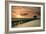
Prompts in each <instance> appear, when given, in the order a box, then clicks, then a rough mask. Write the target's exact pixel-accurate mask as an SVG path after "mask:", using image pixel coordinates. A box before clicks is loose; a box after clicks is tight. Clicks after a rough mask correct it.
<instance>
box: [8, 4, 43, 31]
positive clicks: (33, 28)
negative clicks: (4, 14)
mask: <svg viewBox="0 0 46 34" xmlns="http://www.w3.org/2000/svg"><path fill="white" fill-rule="evenodd" d="M11 6H29V7H41V27H24V28H11ZM38 29H43V5H34V4H17V3H16V4H13V3H12V4H11V3H10V4H9V31H23V30H38Z"/></svg>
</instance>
